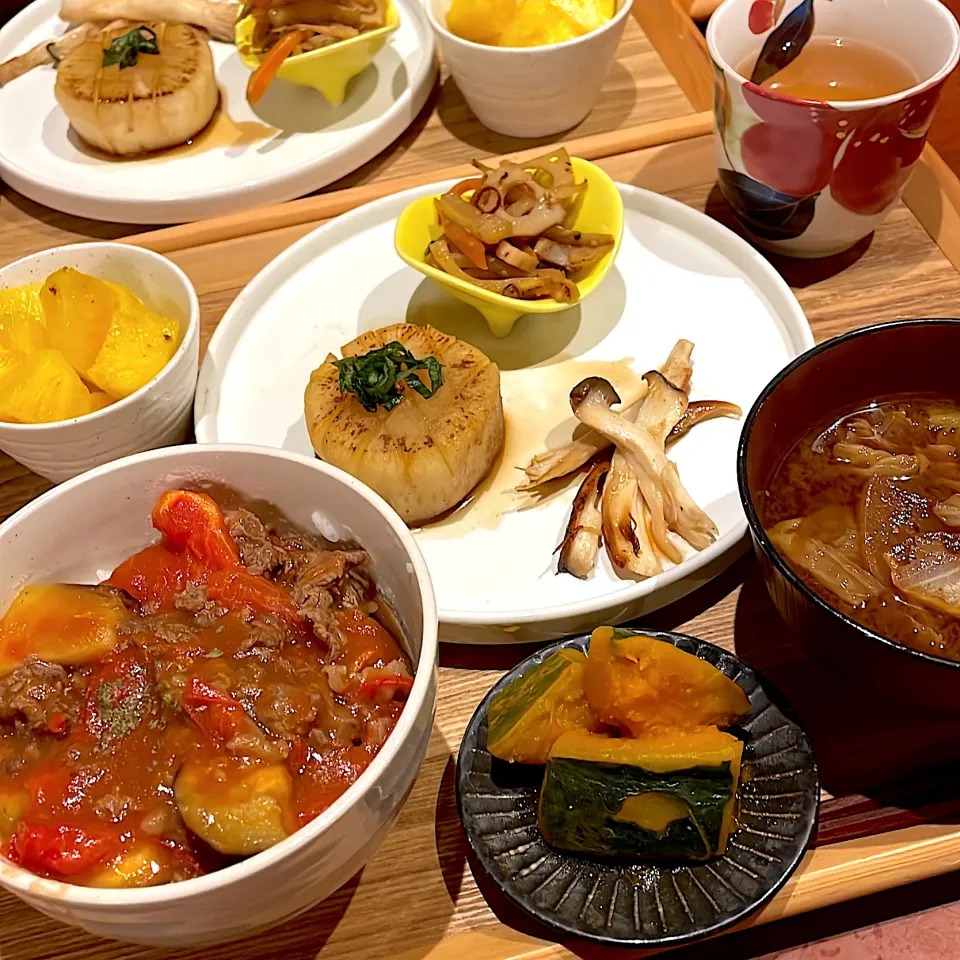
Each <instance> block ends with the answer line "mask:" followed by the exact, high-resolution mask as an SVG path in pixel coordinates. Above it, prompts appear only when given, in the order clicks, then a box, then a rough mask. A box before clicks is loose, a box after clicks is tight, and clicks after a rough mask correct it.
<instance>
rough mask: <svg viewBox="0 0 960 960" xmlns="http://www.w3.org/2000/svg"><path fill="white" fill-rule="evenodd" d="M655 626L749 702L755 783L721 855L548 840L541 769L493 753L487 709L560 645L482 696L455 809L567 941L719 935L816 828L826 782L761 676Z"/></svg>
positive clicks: (515, 897) (643, 941) (660, 940)
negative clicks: (599, 851)
mask: <svg viewBox="0 0 960 960" xmlns="http://www.w3.org/2000/svg"><path fill="white" fill-rule="evenodd" d="M630 632H632V633H646V634H649V635H650V636H654V637H657V638H658V639H660V640H665V641H667V643H672V644H673V645H674V646H677V647H679V648H680V649H681V650H685V651H686V652H687V653H692V654H694V656H697V657H700V658H701V659H702V660H707V661H709V662H710V663H712V664H713V665H714V666H715V667H717V668H718V669H719V670H722V671H723V672H724V673H725V674H726V675H727V676H728V677H730V678H732V679H733V680H734V681H736V682H737V683H738V684H739V685H740V686H741V687H742V688H743V689H744V690H745V691H746V693H747V696H748V697H749V698H750V706H751V711H750V716H749V717H748V718H746V719H745V720H744V721H742V723H741V724H740V725H739V726H738V727H736V728H735V729H734V730H733V732H734V733H736V734H737V735H738V736H739V737H740V738H741V739H742V740H743V741H744V750H743V769H744V771H745V778H744V780H743V782H741V785H740V790H739V795H738V796H739V812H738V814H737V822H738V824H739V826H738V829H737V830H736V832H735V833H734V834H733V835H732V836H731V837H730V840H729V843H728V845H727V852H726V853H725V854H724V856H722V857H717V858H716V859H714V860H711V861H708V862H706V863H700V864H676V865H669V864H660V865H656V866H654V865H651V864H649V863H638V862H629V861H614V860H603V859H599V858H598V859H587V858H583V857H578V856H575V855H573V854H568V853H563V852H561V851H559V850H554V849H553V848H552V847H550V846H548V845H547V843H546V842H545V841H544V839H543V837H542V836H541V834H540V831H539V829H538V828H537V798H538V795H539V791H540V780H541V778H542V768H541V767H531V766H525V765H521V764H509V763H504V762H503V761H500V760H497V759H495V758H494V757H492V756H491V755H490V753H489V752H488V751H487V707H488V706H489V705H490V700H491V699H492V698H493V697H494V696H496V695H497V694H498V693H499V692H500V691H501V690H502V689H503V688H504V687H505V686H506V685H507V684H508V683H510V681H511V680H514V679H516V678H517V677H518V676H520V675H521V674H523V673H524V672H525V671H526V670H528V669H529V668H530V667H532V666H534V665H535V664H538V663H540V662H541V661H543V660H544V659H545V658H546V657H549V656H550V655H551V654H552V653H555V652H556V651H557V650H559V649H561V648H562V647H570V648H573V649H577V650H583V651H586V650H587V649H588V648H589V644H590V638H589V637H575V638H573V639H568V640H562V641H561V642H560V643H555V644H553V645H551V646H549V647H545V648H544V649H542V650H539V651H538V652H537V653H535V654H534V655H533V656H532V657H529V658H528V659H526V660H524V661H523V663H521V664H520V665H519V666H517V667H516V668H514V669H513V670H511V671H510V673H508V674H507V675H506V676H505V677H504V678H503V679H502V680H501V681H500V682H499V683H498V684H497V685H496V686H495V687H494V688H493V689H492V690H491V691H490V692H489V693H488V694H487V696H486V697H485V698H484V700H483V702H482V703H481V704H480V706H479V707H478V708H477V711H476V713H474V715H473V717H472V718H471V720H470V723H469V725H468V726H467V731H466V734H465V735H464V738H463V743H462V744H461V746H460V755H459V757H458V758H457V805H458V807H459V810H460V819H461V820H462V821H463V826H464V829H465V830H466V834H467V840H468V842H469V844H470V848H471V850H472V851H473V855H474V860H475V862H477V863H479V864H480V866H481V867H482V868H483V870H485V871H486V873H487V874H488V875H489V877H490V879H491V880H492V881H493V883H495V884H496V886H497V887H499V889H500V890H501V891H502V892H503V893H504V894H505V895H506V896H507V898H508V899H510V900H511V901H512V902H513V903H515V904H516V905H517V906H519V907H520V908H521V909H522V910H524V911H526V912H527V913H528V914H530V915H531V916H533V917H534V918H535V919H536V920H538V921H540V922H541V923H543V924H546V925H547V926H549V927H552V928H553V929H554V930H556V931H558V932H559V933H562V934H564V935H566V936H574V937H581V938H583V939H586V940H592V941H594V942H596V943H603V944H607V945H613V946H625V947H626V946H629V947H659V946H666V945H672V944H679V943H685V942H687V941H690V940H694V939H697V938H699V937H704V936H708V935H710V934H714V933H717V932H718V931H719V930H722V929H723V928H724V927H728V926H730V925H731V924H734V923H737V922H738V921H740V920H742V919H743V918H744V917H746V916H748V915H749V914H751V913H753V912H754V911H755V910H757V909H758V908H759V907H760V906H762V905H763V904H764V903H766V902H767V901H768V900H769V899H770V898H771V897H772V896H773V895H774V894H775V893H776V892H777V891H778V890H779V889H780V888H781V887H782V886H783V884H784V883H785V882H786V880H787V878H788V877H789V876H790V874H791V873H793V871H794V870H795V869H796V867H797V864H799V862H800V859H801V858H802V856H803V854H804V851H805V850H806V849H807V844H808V843H809V841H810V837H811V835H812V834H813V831H814V829H815V827H816V822H817V798H818V794H819V782H818V778H817V765H816V761H815V760H814V757H813V750H812V748H811V746H810V741H809V739H808V738H807V735H806V734H805V733H804V732H803V730H801V729H800V727H799V726H797V724H796V723H795V722H794V721H793V720H791V719H788V718H787V717H786V716H785V715H784V714H783V713H782V712H781V710H780V708H779V707H778V706H777V705H776V704H775V703H773V702H772V701H771V698H770V697H769V696H768V694H767V692H766V691H765V690H764V688H763V685H762V682H761V681H760V679H759V678H758V677H757V675H756V674H755V673H754V672H753V671H752V670H751V669H750V668H749V667H748V666H747V665H746V664H744V663H743V662H742V661H740V660H738V659H737V658H736V657H735V656H733V655H732V654H730V653H727V651H726V650H722V649H721V648H720V647H716V646H714V645H713V644H712V643H706V642H705V641H703V640H697V639H696V638H695V637H688V636H684V635H683V634H679V633H662V632H660V631H656V630H649V631H640V630H634V631H630Z"/></svg>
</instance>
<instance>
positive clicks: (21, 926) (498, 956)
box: [0, 138, 960, 960]
mask: <svg viewBox="0 0 960 960" xmlns="http://www.w3.org/2000/svg"><path fill="white" fill-rule="evenodd" d="M602 165H603V166H604V167H605V168H606V169H607V170H608V171H609V172H610V173H611V174H612V175H613V176H614V177H615V178H617V179H620V180H622V181H625V182H633V183H637V184H638V185H641V186H646V187H648V188H654V189H660V190H661V191H662V192H666V193H668V194H670V195H673V196H676V197H677V198H678V199H680V200H682V201H683V202H686V203H689V204H692V205H694V206H695V207H698V208H700V209H706V210H707V211H708V212H710V213H711V214H713V215H716V216H718V217H719V218H720V219H725V218H726V210H725V208H724V206H723V205H722V203H721V202H719V200H718V199H717V195H716V192H715V190H714V187H713V184H712V181H711V176H712V144H711V141H710V140H709V138H701V139H700V140H694V141H689V142H688V143H686V144H671V145H666V146H663V147H659V148H655V149H653V150H648V151H644V152H643V153H642V155H641V154H638V153H633V154H626V155H623V156H620V157H614V158H610V159H608V160H605V161H602ZM691 177H694V179H692V180H691ZM691 183H692V184H695V185H694V186H690V185H689V184H691ZM681 184H683V186H681ZM291 239H292V237H291ZM228 243H229V244H233V245H234V248H236V241H228ZM245 243H247V244H253V243H254V241H253V240H250V241H245ZM268 246H269V244H268ZM213 255H214V256H216V251H214V252H213ZM210 257H211V254H210V251H207V252H204V251H203V250H201V249H193V250H189V249H188V250H185V251H183V252H182V254H179V255H176V257H175V258H176V259H177V260H178V261H179V262H180V263H181V265H183V266H184V267H185V268H186V269H187V270H188V272H189V273H191V275H193V276H194V277H195V278H198V277H201V276H203V267H204V264H209V263H210V262H211V260H210ZM219 259H221V260H222V259H224V258H223V257H220V258H219ZM255 266H256V265H255V264H254V263H252V262H248V264H247V267H248V268H255ZM778 266H779V267H780V268H781V270H782V272H783V273H784V275H785V276H786V278H787V279H788V281H789V282H790V283H791V284H792V285H793V287H794V289H795V291H796V293H797V296H798V298H799V299H800V302H801V304H802V305H803V307H804V310H805V311H806V313H807V316H808V317H809V319H810V321H811V325H812V326H813V328H814V331H815V334H816V336H817V337H818V339H823V338H825V337H828V336H831V335H833V334H835V333H838V332H840V331H842V330H847V329H850V328H852V327H856V326H863V325H866V324H869V323H876V322H880V321H883V320H890V319H896V318H900V317H905V316H914V315H917V314H921V315H923V314H926V315H942V314H943V313H945V312H948V310H947V309H946V308H947V306H948V305H949V304H950V303H952V302H955V301H957V300H958V299H960V275H958V273H957V271H956V270H955V269H954V267H953V266H952V265H951V264H950V263H949V262H948V261H947V260H946V258H945V257H944V255H943V253H942V251H941V250H940V249H939V248H938V247H937V246H936V244H935V243H934V242H933V241H932V240H931V238H930V236H929V235H928V234H927V232H926V231H925V230H924V229H923V227H921V226H920V224H919V223H918V222H917V220H916V218H915V217H914V216H913V214H911V212H910V211H909V210H908V209H907V208H906V207H904V206H900V207H898V208H897V209H896V210H895V211H894V213H893V214H892V215H891V217H890V219H889V220H888V221H887V223H886V224H885V225H884V227H883V229H882V230H880V231H878V232H877V234H876V236H875V237H874V238H873V239H872V241H869V242H865V243H863V244H861V245H859V246H858V248H856V249H855V250H854V251H853V252H851V253H850V254H849V255H845V256H842V257H839V258H833V259H831V260H828V261H819V262H810V263H799V264H798V263H793V264H788V263H781V264H779V265H778ZM208 269H209V268H208ZM218 276H225V277H230V276H231V274H230V272H229V269H227V268H223V269H221V271H220V273H219V274H218ZM241 286H242V278H241V277H240V276H237V277H236V278H235V279H234V280H230V279H227V280H226V281H224V282H216V278H215V277H214V278H212V279H211V280H210V281H209V282H207V281H201V282H200V283H198V287H199V289H200V299H201V305H202V324H203V330H204V335H205V337H204V339H206V338H207V337H208V336H209V333H210V331H211V329H212V328H213V326H214V325H215V323H216V322H217V320H218V319H219V317H220V315H221V314H222V312H223V310H224V309H225V307H226V305H227V304H228V303H229V301H230V300H231V299H232V297H233V296H235V294H236V293H237V292H238V291H239V289H240V287H241ZM4 480H5V482H4ZM28 483H29V478H27V477H20V478H19V479H18V478H17V477H15V476H10V475H9V473H7V474H5V473H3V472H2V471H0V502H3V503H9V502H11V499H15V495H14V496H13V497H11V495H12V494H14V492H15V491H16V490H17V489H18V488H22V489H21V491H20V492H21V493H22V492H24V491H25V490H26V484H28ZM31 492H32V491H31ZM645 624H646V625H648V626H656V627H660V628H668V629H683V630H687V631H689V632H692V633H695V634H697V635H698V636H701V637H703V638H704V639H707V640H711V641H713V642H716V643H719V644H721V645H722V646H725V647H726V648H728V649H735V650H736V651H737V652H738V654H740V655H741V656H743V657H744V658H745V659H747V660H748V661H749V662H751V663H752V664H754V665H755V666H756V667H757V668H758V669H759V670H761V671H762V672H764V673H766V674H767V675H768V676H769V677H770V678H771V679H772V680H773V681H774V683H776V684H777V685H779V686H781V687H782V688H783V689H784V690H785V692H786V693H787V694H788V696H790V697H791V698H792V699H793V700H794V702H795V705H796V706H797V708H798V709H799V710H800V712H801V716H803V718H804V720H805V722H806V723H807V725H808V727H809V728H810V730H811V734H812V736H813V738H814V742H815V746H816V748H817V750H818V752H819V753H820V755H821V765H822V768H823V777H824V783H825V785H826V787H827V788H828V789H831V790H832V791H833V792H834V793H840V792H843V790H847V789H849V788H850V787H851V786H853V787H856V788H859V787H862V786H865V784H866V781H867V780H872V779H876V778H880V779H883V777H884V776H885V775H886V773H888V772H889V765H887V766H885V767H883V768H882V769H881V768H880V767H877V766H876V765H871V763H868V762H866V761H871V762H872V760H873V759H875V758H880V757H882V756H883V753H884V751H883V750H880V749H878V747H877V740H876V737H878V736H879V737H880V738H881V740H880V742H884V741H886V740H887V739H888V736H887V731H889V729H890V728H889V726H888V727H887V728H886V730H885V729H884V727H883V725H882V724H883V718H882V717H878V718H877V720H876V724H875V726H872V727H870V726H869V725H868V728H867V729H865V730H864V732H863V736H864V737H866V738H867V739H866V740H865V741H863V743H862V744H861V745H860V746H859V747H858V748H857V749H856V750H855V751H854V752H855V754H856V755H857V756H858V757H859V758H860V762H859V763H857V764H853V766H854V767H856V768H857V769H858V770H859V771H860V775H861V777H862V778H863V780H862V782H858V783H853V784H851V783H850V770H851V763H850V762H849V757H848V756H847V754H846V753H845V752H844V750H838V749H837V748H836V746H837V745H836V743H835V741H833V740H832V739H831V738H830V736H829V730H830V729H831V725H830V723H829V722H827V721H829V717H825V716H824V715H823V714H821V713H819V712H818V708H817V705H816V697H817V694H818V691H822V690H823V678H822V676H818V675H817V673H816V671H815V669H814V668H812V667H811V665H810V663H809V661H807V659H806V657H805V654H804V653H803V651H802V650H801V649H799V648H798V647H797V645H796V642H795V641H793V640H792V639H791V638H790V637H789V636H788V635H787V634H786V631H785V628H784V627H783V625H782V623H781V622H780V620H779V619H778V617H777V615H776V612H775V611H774V609H773V607H772V606H771V604H770V602H769V600H768V599H767V597H766V594H765V591H764V589H763V587H762V585H761V584H760V582H759V580H758V578H757V576H756V571H755V567H754V565H753V563H752V562H751V561H750V560H748V559H744V560H742V561H740V562H739V563H737V564H736V565H735V566H734V567H733V568H731V569H730V570H729V571H728V572H727V573H726V574H724V575H723V576H722V577H720V578H719V579H718V580H716V581H714V582H712V583H710V584H708V585H707V586H705V587H704V588H702V589H701V590H699V591H697V592H696V593H695V594H693V595H691V596H690V597H688V598H686V599H685V600H683V601H681V602H680V603H678V604H674V605H673V606H671V607H669V608H667V609H665V610H663V611H660V612H658V613H657V614H655V615H654V616H652V617H650V618H648V619H647V620H646V621H645ZM523 655H524V650H523V649H518V648H515V647H498V648H458V647H447V648H445V649H444V650H443V651H442V654H441V683H440V692H439V700H438V722H437V725H436V728H435V731H434V736H433V738H432V741H431V744H430V748H429V751H428V755H427V759H426V762H425V764H424V767H423V770H422V772H421V775H420V777H419V778H418V780H417V783H416V785H415V787H414V790H413V792H412V794H411V797H410V799H409V800H408V802H407V804H406V806H405V807H404V809H403V811H402V813H401V815H400V818H399V820H398V822H397V824H396V826H395V827H394V829H393V830H392V831H391V833H390V835H389V836H388V838H387V840H386V843H385V845H384V847H383V848H382V849H381V850H380V851H379V852H378V853H377V854H376V855H375V856H374V858H373V859H372V860H371V861H370V862H369V863H368V864H367V866H366V867H365V869H364V870H363V871H362V873H361V874H360V875H359V876H358V877H357V878H355V879H354V880H353V881H352V882H351V883H349V884H347V886H346V887H344V888H343V889H342V890H341V891H339V892H338V893H337V894H336V895H335V896H334V897H332V898H331V899H330V900H328V901H327V902H325V903H324V904H321V905H320V906H318V907H317V908H315V909H314V910H313V911H311V912H309V913H308V914H306V915H305V916H304V917H301V918H299V919H297V920H295V921H292V922H290V923H288V924H285V925H284V926H283V927H281V928H280V929H278V930H277V931H275V932H273V933H269V934H264V935H262V936H260V937H256V938H252V939H249V940H246V941H242V942H240V943H237V944H232V945H225V946H221V947H214V948H209V949H197V950H183V951H177V952H176V953H175V954H172V953H170V952H163V951H158V950H152V949H148V948H137V947H131V946H127V945H120V944H110V943H106V942H104V941H99V940H96V939H94V938H92V937H89V936H87V935H85V934H83V933H81V932H79V931H75V930H71V929H69V928H67V927H63V926H61V925H59V924H57V923H54V922H52V921H49V920H47V919H45V918H43V917H42V916H40V915H39V914H37V913H35V912H34V911H32V910H31V909H30V908H28V907H26V906H24V905H22V904H21V903H20V902H19V901H17V900H15V899H14V898H11V897H6V896H4V897H0V917H2V922H0V957H3V958H4V960H40V958H57V960H117V958H121V957H123V958H136V960H161V958H163V957H169V956H174V955H175V956H178V957H183V958H189V960H227V958H230V960H238V958H239V960H267V958H274V957H281V956H282V957H284V958H291V960H301V958H303V960H307V958H310V957H313V958H317V960H324V958H338V960H339V958H343V960H373V958H380V957H385V956H391V957H400V958H403V960H420V958H431V960H480V958H483V960H509V958H512V957H518V956H520V955H521V954H522V955H523V956H524V957H533V956H536V957H543V958H546V957H561V956H563V957H567V956H570V953H569V951H568V950H567V949H565V948H564V947H562V946H560V945H555V944H553V943H550V942H549V941H547V942H543V943H540V942H539V941H538V940H531V939H530V937H531V936H533V937H539V936H543V935H544V934H543V931H540V930H536V929H533V928H530V927H529V926H527V924H526V923H525V922H524V921H523V920H522V919H520V918H517V917H516V916H515V915H513V914H511V913H510V912H509V910H508V909H507V908H506V907H505V906H504V905H503V904H501V903H499V902H497V900H496V899H495V897H493V896H490V898H489V900H488V899H487V898H486V897H485V896H484V895H483V894H482V893H481V892H480V890H479V889H478V887H477V885H476V882H475V880H474V877H473V874H472V872H471V870H470V868H469V865H468V864H467V860H466V850H465V844H464V840H463V835H462V831H461V829H460V826H459V821H458V818H457V814H456V808H455V802H454V795H453V769H454V758H455V754H456V749H457V746H458V744H459V741H460V737H461V734H462V731H463V728H464V726H465V724H466V722H467V720H468V718H469V716H470V714H471V713H472V710H473V708H474V706H475V704H476V703H477V702H478V701H479V699H480V698H481V696H482V695H483V693H485V692H486V690H487V689H488V688H489V687H490V685H491V684H492V683H493V682H494V681H495V680H496V679H497V678H498V677H499V676H500V675H501V673H502V671H503V670H505V669H507V668H509V667H510V666H512V665H513V664H514V663H516V662H517V660H519V659H520V658H521V657H522V656H523ZM811 670H813V672H812V673H811ZM811 694H812V695H813V698H812V699H811ZM886 722H887V723H888V724H889V722H890V721H889V720H887V721H886ZM871 737H874V739H873V740H871V739H870V738H871ZM954 738H955V739H956V741H957V742H958V743H960V737H956V735H955V734H954ZM919 742H920V741H919V740H917V741H915V740H909V742H907V743H905V744H904V749H902V750H901V751H900V752H899V754H897V756H896V757H894V758H893V759H894V760H896V761H897V762H902V763H903V764H906V765H909V763H910V761H911V755H912V754H918V753H920V754H922V752H923V751H922V750H919V751H918V749H917V744H918V743H919ZM868 744H869V746H868ZM887 753H888V755H889V753H890V751H888V752H887ZM876 839H877V838H873V839H872V840H871V841H869V842H866V841H865V842H864V845H863V850H864V853H865V854H866V853H867V852H869V851H870V850H871V849H874V848H876V844H875V842H874V841H875V840H876ZM824 849H826V850H830V849H831V848H829V847H828V848H824ZM400 871H402V872H403V878H402V879H403V882H398V881H399V876H398V874H399V872H400ZM873 879H874V878H871V877H870V876H866V877H863V878H861V879H860V881H858V882H861V883H864V884H866V886H864V887H862V888H861V889H862V890H870V889H875V887H872V886H870V884H871V883H872V882H873ZM830 884H831V882H830V878H829V876H826V877H825V878H824V881H823V883H822V884H820V885H819V887H818V889H816V890H814V891H813V892H812V894H810V893H808V894H805V896H810V895H812V896H814V897H815V898H816V897H819V898H821V899H820V900H815V902H830V901H831V899H836V898H837V897H838V896H848V895H850V893H851V891H850V890H847V889H842V890H837V889H831V885H830ZM835 886H836V885H835V884H834V887H835ZM491 905H492V906H491ZM809 906H810V904H809V903H806V904H804V903H800V902H798V901H797V900H796V899H792V898H791V895H790V894H789V892H788V894H787V896H786V897H783V898H778V900H777V901H775V905H774V906H771V907H768V908H767V910H766V911H764V913H763V914H761V916H760V917H759V918H758V919H759V921H763V920H765V919H773V918H775V917H776V916H781V915H789V914H790V913H792V912H795V911H797V910H802V909H807V908H808V907H809ZM498 916H499V917H502V918H503V919H504V920H506V921H507V922H508V924H509V925H510V926H509V928H505V927H504V926H503V925H502V924H501V922H500V919H498ZM755 922H756V921H755ZM782 926H783V923H782V922H781V923H777V924H773V925H771V929H773V930H776V929H777V928H780V927H782ZM372 931H373V932H372ZM750 936H756V933H755V931H754V930H747V931H746V932H744V933H738V934H732V935H729V937H728V939H727V940H724V941H722V943H723V944H724V945H725V946H724V949H725V952H724V954H723V955H725V956H744V957H746V956H748V954H746V953H739V952H726V951H727V950H731V951H732V950H735V949H737V948H735V947H734V946H733V944H735V943H737V942H738V941H737V939H734V938H742V937H750ZM531 944H533V946H532V947H531ZM708 949H709V950H710V951H711V956H712V955H714V954H715V953H716V950H717V944H716V943H714V944H707V945H705V946H699V945H697V946H693V947H690V948H686V949H685V950H682V951H678V952H677V953H676V956H678V957H681V956H689V957H691V958H693V957H706V955H707V954H706V953H705V952H704V951H706V950H708ZM698 951H701V952H699V953H698ZM574 953H575V954H577V955H580V956H582V957H584V958H585V960H600V958H601V954H600V953H599V952H597V951H587V952H585V951H583V950H581V948H579V947H577V948H575V950H574ZM606 956H609V954H603V957H606Z"/></svg>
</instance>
